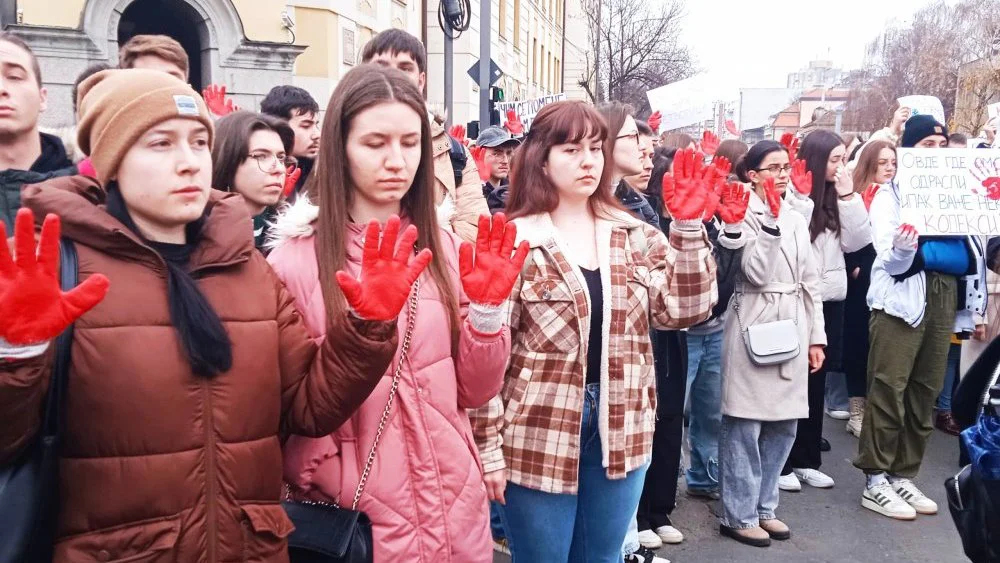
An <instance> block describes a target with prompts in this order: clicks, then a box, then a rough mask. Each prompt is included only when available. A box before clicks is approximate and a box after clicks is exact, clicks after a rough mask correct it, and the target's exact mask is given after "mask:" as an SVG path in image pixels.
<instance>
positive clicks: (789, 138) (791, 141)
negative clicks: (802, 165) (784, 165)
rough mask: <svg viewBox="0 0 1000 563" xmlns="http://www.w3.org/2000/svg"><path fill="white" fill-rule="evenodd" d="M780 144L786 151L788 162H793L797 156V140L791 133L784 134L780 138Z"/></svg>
mask: <svg viewBox="0 0 1000 563" xmlns="http://www.w3.org/2000/svg"><path fill="white" fill-rule="evenodd" d="M781 144H782V145H784V146H785V148H786V149H788V161H789V162H795V159H796V158H798V156H799V140H798V138H797V137H796V136H795V135H794V134H793V133H785V134H784V135H782V136H781Z"/></svg>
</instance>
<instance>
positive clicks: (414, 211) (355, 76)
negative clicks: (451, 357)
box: [307, 64, 459, 350]
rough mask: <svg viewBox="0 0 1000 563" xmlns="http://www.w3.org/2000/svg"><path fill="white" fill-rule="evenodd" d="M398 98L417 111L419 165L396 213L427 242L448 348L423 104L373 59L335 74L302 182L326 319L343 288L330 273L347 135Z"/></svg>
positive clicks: (445, 277) (340, 307)
mask: <svg viewBox="0 0 1000 563" xmlns="http://www.w3.org/2000/svg"><path fill="white" fill-rule="evenodd" d="M389 102H399V103H402V104H405V105H407V106H409V107H410V109H412V110H413V111H414V112H415V113H416V114H417V115H419V116H420V165H419V166H418V167H417V175H416V177H414V179H413V185H411V186H410V189H409V191H407V192H406V195H404V196H403V199H402V201H401V202H400V206H401V209H402V214H403V215H405V216H406V217H408V218H409V220H410V222H411V223H412V224H413V225H415V226H416V227H417V229H418V230H419V231H420V236H419V237H418V238H417V243H416V246H417V248H428V249H430V250H431V252H433V253H434V259H433V260H432V261H431V264H430V267H429V268H428V270H429V272H430V275H431V278H432V279H433V280H434V283H435V284H436V285H437V288H438V291H439V292H440V294H441V301H442V302H443V303H444V305H445V308H446V309H447V310H448V316H449V318H450V319H451V323H450V324H451V336H452V350H455V347H456V346H457V342H458V328H459V322H458V318H459V317H458V298H457V292H456V291H455V288H454V287H452V282H451V276H450V275H449V273H448V266H447V260H446V259H445V254H444V251H443V250H442V245H441V237H440V234H439V232H438V223H437V213H436V209H435V203H434V202H435V197H434V196H435V194H434V190H435V183H434V156H433V155H434V149H433V145H432V143H431V126H430V123H429V122H428V120H427V109H426V107H425V105H424V99H423V96H422V95H421V94H420V91H419V90H417V87H416V86H415V85H414V84H413V83H411V82H410V80H409V79H408V78H407V77H406V75H405V74H403V73H402V72H400V71H398V70H396V69H393V68H387V67H381V66H378V65H373V64H365V65H360V66H358V67H357V68H355V69H353V70H351V71H350V72H348V73H347V74H345V75H344V77H343V78H341V79H340V83H339V84H338V85H337V89H336V90H334V92H333V96H332V97H331V98H330V103H329V105H328V106H327V108H326V116H325V117H324V118H323V131H322V136H323V142H322V143H320V148H319V155H318V156H317V157H316V166H315V168H314V169H313V172H312V174H311V175H310V177H309V180H308V182H307V184H308V187H307V189H308V191H309V195H310V198H311V199H312V200H313V201H314V202H316V204H317V205H319V218H318V220H317V223H316V246H317V258H318V260H319V277H320V286H321V287H322V289H323V302H324V304H325V305H326V314H327V317H328V318H329V319H339V318H340V317H341V316H343V314H344V310H345V305H344V294H343V292H341V290H340V286H338V285H337V282H336V280H335V274H336V272H337V271H338V270H340V269H341V268H343V267H344V262H345V261H346V259H347V236H346V234H345V229H346V228H347V224H348V222H350V220H351V219H350V216H349V210H350V209H351V204H352V202H353V200H354V189H355V188H354V186H353V185H351V177H350V173H349V171H348V170H349V168H348V167H349V164H348V161H347V157H346V155H347V135H348V133H349V132H350V129H351V124H352V122H353V120H354V118H355V117H356V116H357V115H359V114H360V113H361V112H363V111H366V110H368V109H370V108H372V107H375V106H377V105H379V104H384V103H389Z"/></svg>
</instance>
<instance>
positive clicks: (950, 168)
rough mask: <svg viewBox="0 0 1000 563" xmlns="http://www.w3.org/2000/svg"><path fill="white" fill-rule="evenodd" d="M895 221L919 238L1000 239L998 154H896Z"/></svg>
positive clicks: (940, 151) (962, 151)
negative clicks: (913, 229) (897, 206)
mask: <svg viewBox="0 0 1000 563" xmlns="http://www.w3.org/2000/svg"><path fill="white" fill-rule="evenodd" d="M896 151H897V159H898V162H899V169H898V171H897V172H896V183H897V184H898V185H899V199H900V220H901V221H902V222H903V223H909V224H911V225H913V226H915V227H916V228H917V231H918V232H919V233H920V234H921V235H929V236H933V235H1000V150H995V149H903V148H900V149H896Z"/></svg>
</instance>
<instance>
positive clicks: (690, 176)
mask: <svg viewBox="0 0 1000 563" xmlns="http://www.w3.org/2000/svg"><path fill="white" fill-rule="evenodd" d="M704 158H705V155H703V154H702V153H700V152H697V151H693V150H691V149H683V150H679V151H677V155H676V156H675V157H674V178H673V197H671V198H670V201H669V202H668V201H666V199H665V198H664V203H666V205H667V209H668V210H669V211H670V216H671V217H673V218H674V219H675V220H677V221H689V220H693V219H698V220H701V219H703V218H704V215H705V211H706V209H707V208H708V207H709V206H710V205H711V203H710V199H711V196H710V194H711V193H712V192H713V189H712V175H713V174H714V171H713V170H711V169H706V167H705V164H704V162H703V161H704ZM664 196H666V190H664ZM713 211H714V209H713Z"/></svg>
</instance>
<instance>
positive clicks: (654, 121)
mask: <svg viewBox="0 0 1000 563" xmlns="http://www.w3.org/2000/svg"><path fill="white" fill-rule="evenodd" d="M662 120H663V114H661V113H660V112H659V111H654V112H653V113H652V114H650V116H649V119H648V120H646V124H647V125H649V128H650V129H652V130H653V133H656V134H659V132H660V121H662Z"/></svg>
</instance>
